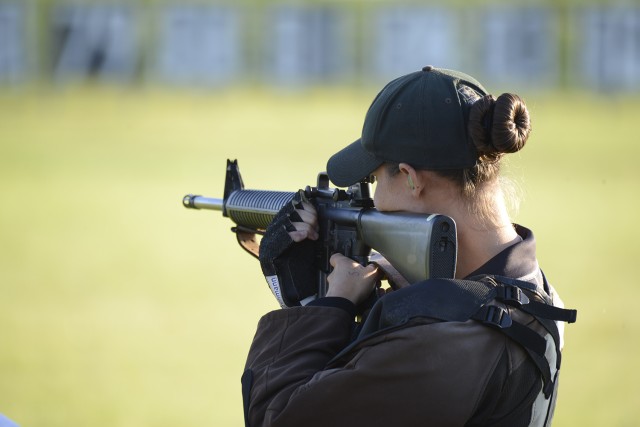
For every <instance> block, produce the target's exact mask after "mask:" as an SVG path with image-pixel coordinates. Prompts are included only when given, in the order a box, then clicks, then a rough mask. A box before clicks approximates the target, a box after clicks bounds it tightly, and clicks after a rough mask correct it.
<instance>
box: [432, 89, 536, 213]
mask: <svg viewBox="0 0 640 427" xmlns="http://www.w3.org/2000/svg"><path fill="white" fill-rule="evenodd" d="M467 132H468V134H469V137H470V139H471V141H472V142H473V144H474V145H475V147H476V149H477V151H478V160H477V161H476V164H475V165H474V166H472V167H470V168H467V169H455V170H444V171H435V172H436V173H438V174H439V175H440V176H443V177H445V178H448V179H451V180H452V181H454V182H455V183H457V184H458V185H459V187H460V189H461V192H462V196H463V198H464V199H465V201H466V202H467V204H468V206H469V209H470V210H471V211H472V212H473V213H475V214H478V215H481V216H482V217H483V218H484V219H486V220H488V221H489V222H493V221H492V219H493V218H494V215H493V212H492V206H493V204H492V203H493V192H492V187H493V186H494V185H499V183H498V177H499V175H500V160H501V159H502V157H503V156H504V155H505V154H507V153H515V152H517V151H519V150H521V149H522V148H523V147H524V145H525V143H526V142H527V139H528V138H529V134H530V133H531V119H530V117H529V110H528V109H527V106H526V104H525V102H524V100H523V99H522V98H520V97H519V96H518V95H515V94H512V93H503V94H502V95H500V96H499V97H498V99H495V98H494V97H493V96H492V95H485V96H483V97H482V98H480V99H478V100H477V101H476V102H475V103H474V104H473V105H472V106H471V109H470V111H469V120H468V123H467Z"/></svg>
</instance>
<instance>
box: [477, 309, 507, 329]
mask: <svg viewBox="0 0 640 427" xmlns="http://www.w3.org/2000/svg"><path fill="white" fill-rule="evenodd" d="M483 310H484V311H485V313H484V316H483V318H482V323H485V324H488V325H492V326H495V327H497V328H500V329H505V328H508V327H510V326H511V325H512V324H513V320H512V319H511V316H510V315H509V312H508V311H507V310H505V309H504V308H502V307H498V306H497V305H487V306H485V307H484V309H483Z"/></svg>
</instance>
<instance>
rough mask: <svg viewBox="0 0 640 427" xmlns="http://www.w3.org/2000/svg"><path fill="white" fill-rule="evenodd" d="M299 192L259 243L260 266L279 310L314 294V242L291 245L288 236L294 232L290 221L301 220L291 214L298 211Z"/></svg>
mask: <svg viewBox="0 0 640 427" xmlns="http://www.w3.org/2000/svg"><path fill="white" fill-rule="evenodd" d="M301 192H302V190H301V191H299V192H298V193H296V195H295V196H294V197H293V199H292V200H291V202H290V203H287V204H286V205H285V206H283V207H282V209H280V211H279V212H278V213H277V214H276V216H275V217H274V218H273V221H271V223H270V224H269V226H268V227H267V230H266V232H265V235H264V236H263V238H262V240H261V242H260V256H259V257H260V267H261V268H262V272H263V273H264V275H265V278H266V279H267V284H268V285H269V287H270V288H271V292H273V295H274V296H275V297H276V299H277V300H278V302H279V303H280V306H281V307H282V308H286V307H294V306H299V305H304V304H306V303H307V302H310V301H312V300H313V299H314V296H315V295H316V293H317V291H318V289H317V280H318V273H317V272H318V268H317V265H316V262H315V253H316V252H315V251H316V242H314V241H312V240H308V239H305V240H303V241H302V242H298V243H295V242H294V241H293V239H291V237H290V236H289V231H294V230H295V227H294V226H293V224H292V222H300V221H302V219H301V218H300V215H298V213H297V212H296V211H295V210H296V209H301V208H302V203H301V200H302V197H303V195H302V194H301Z"/></svg>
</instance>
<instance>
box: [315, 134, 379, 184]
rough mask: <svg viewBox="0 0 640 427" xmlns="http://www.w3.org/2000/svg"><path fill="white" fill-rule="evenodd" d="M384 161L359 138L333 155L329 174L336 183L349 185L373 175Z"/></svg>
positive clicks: (328, 166)
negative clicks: (371, 151) (364, 145)
mask: <svg viewBox="0 0 640 427" xmlns="http://www.w3.org/2000/svg"><path fill="white" fill-rule="evenodd" d="M382 163H384V161H382V160H379V159H377V158H376V157H374V156H373V155H372V154H371V153H369V152H368V151H367V150H365V149H364V147H363V146H362V143H361V142H360V140H359V139H358V140H357V141H355V142H354V143H352V144H350V145H348V146H346V147H345V148H343V149H342V150H340V151H338V152H337V153H336V154H334V155H333V156H331V158H330V159H329V161H328V162H327V174H328V175H329V179H330V180H331V182H333V183H334V185H336V186H338V187H348V186H350V185H353V184H355V183H357V182H359V181H360V180H362V179H363V178H365V177H367V176H369V175H371V173H372V172H373V171H374V170H376V169H377V168H378V167H380V165H381V164H382Z"/></svg>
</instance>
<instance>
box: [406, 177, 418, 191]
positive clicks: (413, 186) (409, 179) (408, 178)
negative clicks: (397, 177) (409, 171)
mask: <svg viewBox="0 0 640 427" xmlns="http://www.w3.org/2000/svg"><path fill="white" fill-rule="evenodd" d="M407 180H408V181H409V188H410V189H411V190H412V191H413V190H415V189H416V186H415V185H413V179H411V175H407Z"/></svg>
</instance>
